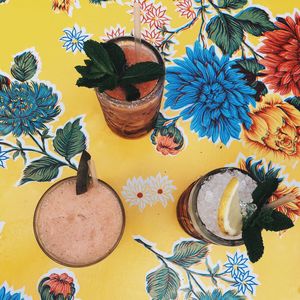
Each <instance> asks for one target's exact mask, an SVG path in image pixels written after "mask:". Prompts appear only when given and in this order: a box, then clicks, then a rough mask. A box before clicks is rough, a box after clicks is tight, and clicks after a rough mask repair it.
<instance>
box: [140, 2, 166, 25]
mask: <svg viewBox="0 0 300 300" xmlns="http://www.w3.org/2000/svg"><path fill="white" fill-rule="evenodd" d="M169 21H170V18H169V17H168V16H166V9H165V8H163V7H162V6H161V5H152V6H151V7H150V9H149V10H148V12H147V14H146V22H145V23H147V24H149V26H150V28H152V27H156V28H162V27H163V26H164V25H167V24H168V23H169Z"/></svg>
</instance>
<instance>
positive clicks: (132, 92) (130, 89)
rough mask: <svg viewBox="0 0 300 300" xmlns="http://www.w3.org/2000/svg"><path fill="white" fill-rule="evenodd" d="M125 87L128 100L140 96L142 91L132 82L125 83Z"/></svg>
mask: <svg viewBox="0 0 300 300" xmlns="http://www.w3.org/2000/svg"><path fill="white" fill-rule="evenodd" d="M123 89H124V90H125V92H126V100H127V101H134V100H137V99H139V98H140V91H139V90H138V89H137V88H136V87H135V86H134V85H132V84H128V85H124V86H123Z"/></svg>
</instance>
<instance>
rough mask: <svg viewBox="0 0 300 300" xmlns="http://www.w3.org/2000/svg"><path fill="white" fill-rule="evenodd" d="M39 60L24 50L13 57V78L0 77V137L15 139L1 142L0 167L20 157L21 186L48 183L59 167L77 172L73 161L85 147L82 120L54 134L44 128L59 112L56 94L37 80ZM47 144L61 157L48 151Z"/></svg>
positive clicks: (58, 172) (56, 174)
mask: <svg viewBox="0 0 300 300" xmlns="http://www.w3.org/2000/svg"><path fill="white" fill-rule="evenodd" d="M38 61H39V57H38V55H37V53H34V51H33V50H29V51H24V52H22V53H20V54H18V55H17V56H15V58H14V64H13V65H12V67H11V74H12V77H14V79H9V78H8V77H6V76H3V75H1V78H2V80H1V82H3V84H2V86H1V89H0V104H1V107H0V136H14V137H16V139H15V143H12V142H11V141H10V140H4V139H0V147H1V148H0V166H1V167H2V168H4V167H5V161H7V160H8V159H10V158H13V159H14V160H15V159H17V158H18V157H22V158H23V160H24V163H25V166H26V167H25V169H24V171H23V177H22V179H21V180H20V182H19V184H21V185H22V184H25V183H28V182H32V181H38V182H44V181H51V180H53V179H55V178H57V177H58V176H59V175H60V169H61V168H62V167H70V168H71V169H73V170H77V164H76V163H75V162H74V161H72V159H73V158H74V157H75V156H76V155H78V154H80V153H81V152H82V151H83V150H85V148H86V135H85V133H84V132H83V130H82V125H81V124H80V122H81V118H77V119H75V120H71V121H69V122H67V123H66V124H65V126H63V128H59V129H57V131H56V133H55V134H52V133H51V132H50V128H49V127H47V124H48V123H49V122H52V121H54V120H55V119H56V118H57V117H58V115H59V114H60V113H61V111H62V110H61V108H60V105H59V100H60V99H59V98H60V96H59V92H57V91H55V89H54V87H52V86H50V85H49V83H44V82H41V81H39V80H38V79H37V78H36V77H37V71H38ZM21 136H29V138H30V139H31V141H32V142H33V144H34V147H32V145H31V146H28V145H25V144H24V141H22V140H20V139H18V137H21ZM8 138H9V137H8ZM50 143H51V144H52V146H53V148H54V151H55V152H56V153H57V154H59V156H60V158H58V157H57V154H56V153H53V152H52V150H50V149H49V144H50ZM37 153H38V154H39V155H40V157H39V158H36V157H35V159H31V158H30V154H37ZM10 154H12V155H11V156H10Z"/></svg>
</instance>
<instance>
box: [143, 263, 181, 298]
mask: <svg viewBox="0 0 300 300" xmlns="http://www.w3.org/2000/svg"><path fill="white" fill-rule="evenodd" d="M146 282H147V287H146V289H147V292H148V293H149V294H150V296H151V297H152V300H175V299H177V292H178V289H179V286H180V279H179V276H178V274H177V273H176V272H175V271H174V270H173V269H171V268H169V267H167V266H166V265H162V266H161V267H160V268H159V269H157V270H156V271H154V272H152V273H150V274H148V275H147V277H146Z"/></svg>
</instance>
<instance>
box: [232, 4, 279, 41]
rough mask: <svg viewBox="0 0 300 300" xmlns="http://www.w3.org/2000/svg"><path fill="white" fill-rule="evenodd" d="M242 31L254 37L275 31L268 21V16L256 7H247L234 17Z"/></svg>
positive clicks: (274, 27)
mask: <svg viewBox="0 0 300 300" xmlns="http://www.w3.org/2000/svg"><path fill="white" fill-rule="evenodd" d="M235 17H236V19H237V20H238V22H239V24H240V25H241V26H242V27H243V29H244V30H245V31H247V32H249V33H251V34H252V35H254V36H261V35H263V33H265V32H266V31H273V30H275V29H276V26H275V25H274V23H272V22H271V21H270V18H269V15H268V14H267V13H266V12H265V11H264V10H262V9H260V8H258V7H249V8H246V9H245V10H243V11H241V12H240V13H238V14H237V15H236V16H235Z"/></svg>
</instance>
